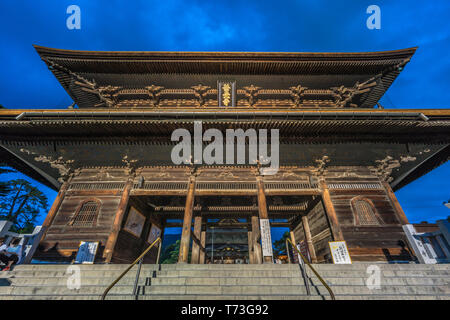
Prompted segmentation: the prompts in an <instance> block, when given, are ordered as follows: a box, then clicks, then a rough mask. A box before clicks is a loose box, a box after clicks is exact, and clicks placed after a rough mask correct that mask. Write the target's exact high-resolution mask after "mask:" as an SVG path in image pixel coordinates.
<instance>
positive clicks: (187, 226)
mask: <svg viewBox="0 0 450 320" xmlns="http://www.w3.org/2000/svg"><path fill="white" fill-rule="evenodd" d="M194 193H195V177H193V176H192V177H191V178H190V180H189V187H188V192H187V196H186V206H185V210H184V220H183V230H182V232H181V242H180V254H179V256H178V263H187V262H188V257H189V243H190V242H191V225H192V213H193V209H194Z"/></svg>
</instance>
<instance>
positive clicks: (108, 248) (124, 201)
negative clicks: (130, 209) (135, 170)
mask: <svg viewBox="0 0 450 320" xmlns="http://www.w3.org/2000/svg"><path fill="white" fill-rule="evenodd" d="M132 187H133V180H132V179H130V180H128V182H127V183H126V185H125V188H124V190H123V193H122V197H121V198H120V202H119V206H118V207H117V212H116V216H115V218H114V222H113V226H112V230H111V233H110V234H109V237H108V240H107V241H106V245H105V251H104V253H103V257H104V258H105V262H106V263H110V262H111V259H112V255H113V252H114V247H115V246H116V242H117V237H118V236H119V231H120V228H121V227H122V220H123V217H124V215H125V212H126V210H127V206H128V200H129V199H130V190H131V188H132Z"/></svg>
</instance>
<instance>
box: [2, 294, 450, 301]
mask: <svg viewBox="0 0 450 320" xmlns="http://www.w3.org/2000/svg"><path fill="white" fill-rule="evenodd" d="M100 297H101V296H100V295H57V296H55V295H0V300H100ZM135 299H136V298H135V297H134V296H132V295H113V294H110V295H108V296H107V297H106V300H135ZM138 300H330V298H329V297H321V296H307V295H145V296H139V297H138ZM336 300H450V295H338V296H336Z"/></svg>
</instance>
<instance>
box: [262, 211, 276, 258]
mask: <svg viewBox="0 0 450 320" xmlns="http://www.w3.org/2000/svg"><path fill="white" fill-rule="evenodd" d="M259 224H260V229H261V247H262V253H263V256H264V257H272V255H273V252H272V238H271V236H270V223H269V219H260V220H259Z"/></svg>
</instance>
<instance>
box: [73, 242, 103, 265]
mask: <svg viewBox="0 0 450 320" xmlns="http://www.w3.org/2000/svg"><path fill="white" fill-rule="evenodd" d="M97 249H98V242H87V241H81V242H80V246H79V248H78V253H77V256H76V258H75V263H94V259H95V254H96V253H97Z"/></svg>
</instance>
